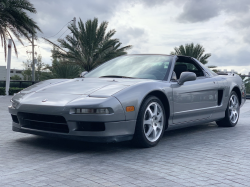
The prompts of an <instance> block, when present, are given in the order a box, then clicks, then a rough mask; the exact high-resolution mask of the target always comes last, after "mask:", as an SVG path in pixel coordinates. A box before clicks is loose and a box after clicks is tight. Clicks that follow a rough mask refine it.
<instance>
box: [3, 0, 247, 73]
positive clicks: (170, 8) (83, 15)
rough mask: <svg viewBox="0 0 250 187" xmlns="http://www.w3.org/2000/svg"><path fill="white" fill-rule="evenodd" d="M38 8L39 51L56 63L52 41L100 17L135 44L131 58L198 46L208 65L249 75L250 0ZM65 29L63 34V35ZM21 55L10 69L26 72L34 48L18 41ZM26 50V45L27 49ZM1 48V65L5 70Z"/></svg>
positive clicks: (90, 2) (41, 4) (51, 3)
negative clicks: (78, 23)
mask: <svg viewBox="0 0 250 187" xmlns="http://www.w3.org/2000/svg"><path fill="white" fill-rule="evenodd" d="M30 2H31V3H32V4H33V5H34V7H35V8H36V10H37V13H36V14H29V15H30V17H31V18H33V19H34V21H36V22H37V24H38V26H39V27H40V28H41V30H42V31H43V33H38V40H36V41H35V44H36V45H37V46H36V47H35V51H36V52H37V54H38V55H39V54H40V55H42V59H43V62H44V63H46V64H51V51H50V50H51V49H52V46H51V45H50V44H48V43H47V42H45V41H44V40H43V39H42V37H46V38H48V39H50V40H51V41H55V42H56V41H57V39H58V38H61V39H62V38H64V37H65V36H66V35H67V34H71V33H70V31H69V30H68V29H67V24H71V23H72V22H71V20H73V18H74V17H76V20H77V21H79V19H82V21H83V22H86V21H87V20H89V19H93V18H95V17H96V18H98V20H99V23H101V22H102V21H108V22H109V26H108V30H111V29H115V30H116V34H115V36H114V38H118V39H119V40H120V42H121V43H122V44H123V46H125V45H132V46H133V48H132V49H131V50H129V51H128V53H129V54H147V53H150V54H170V52H171V51H173V49H174V47H178V46H180V45H185V44H186V43H191V42H193V43H194V44H197V43H199V44H201V45H202V46H203V47H204V48H205V50H206V51H205V53H211V54H212V56H211V57H210V58H209V59H208V64H207V65H208V66H211V65H214V66H218V69H221V70H223V69H227V70H232V69H233V70H235V71H237V72H238V73H243V74H248V72H250V60H249V57H250V0H237V1H236V0H226V1H225V0H178V1H176V0H126V1H124V0H84V1H82V0H71V1H68V0H43V1H41V0H30ZM59 31H60V32H59ZM16 44H17V48H18V57H16V56H15V54H14V51H12V60H11V68H17V69H22V68H23V65H22V62H23V61H26V60H27V59H31V55H30V53H27V51H28V52H29V51H31V46H30V45H31V44H30V43H29V42H28V41H26V40H24V46H22V45H21V44H20V43H19V42H18V41H16ZM25 46H27V47H25ZM5 65H6V61H5V59H4V53H3V48H0V66H5Z"/></svg>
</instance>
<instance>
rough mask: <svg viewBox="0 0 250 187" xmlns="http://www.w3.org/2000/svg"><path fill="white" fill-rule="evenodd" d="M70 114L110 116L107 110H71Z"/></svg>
mask: <svg viewBox="0 0 250 187" xmlns="http://www.w3.org/2000/svg"><path fill="white" fill-rule="evenodd" d="M70 113H71V114H110V112H109V109H107V108H73V109H71V110H70Z"/></svg>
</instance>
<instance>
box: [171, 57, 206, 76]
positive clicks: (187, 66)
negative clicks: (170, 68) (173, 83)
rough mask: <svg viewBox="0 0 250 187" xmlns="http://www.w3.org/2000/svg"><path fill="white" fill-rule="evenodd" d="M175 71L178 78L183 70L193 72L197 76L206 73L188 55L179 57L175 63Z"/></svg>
mask: <svg viewBox="0 0 250 187" xmlns="http://www.w3.org/2000/svg"><path fill="white" fill-rule="evenodd" d="M174 72H175V73H176V77H177V79H179V78H180V75H181V73H182V72H193V73H195V74H196V76H197V77H203V76H204V73H203V71H202V69H201V68H200V66H199V65H198V64H197V63H196V62H194V61H193V60H191V59H190V58H188V57H178V60H177V61H176V63H175V67H174Z"/></svg>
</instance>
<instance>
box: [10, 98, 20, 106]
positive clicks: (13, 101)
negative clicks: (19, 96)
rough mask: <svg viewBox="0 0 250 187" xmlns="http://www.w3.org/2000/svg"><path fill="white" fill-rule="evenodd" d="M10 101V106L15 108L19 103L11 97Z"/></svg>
mask: <svg viewBox="0 0 250 187" xmlns="http://www.w3.org/2000/svg"><path fill="white" fill-rule="evenodd" d="M10 102H11V107H12V108H17V106H18V105H19V102H17V101H15V100H12V99H11V100H10Z"/></svg>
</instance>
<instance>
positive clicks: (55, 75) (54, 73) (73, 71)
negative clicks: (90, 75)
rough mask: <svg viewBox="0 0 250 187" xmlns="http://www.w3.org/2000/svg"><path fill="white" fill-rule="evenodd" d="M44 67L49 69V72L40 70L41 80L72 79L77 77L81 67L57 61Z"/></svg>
mask: <svg viewBox="0 0 250 187" xmlns="http://www.w3.org/2000/svg"><path fill="white" fill-rule="evenodd" d="M45 69H48V70H50V72H41V76H40V78H41V80H46V79H72V78H76V77H79V76H80V73H81V68H80V67H79V66H78V65H72V64H69V63H65V62H58V61H55V62H53V63H52V66H47V67H46V68H45Z"/></svg>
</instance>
